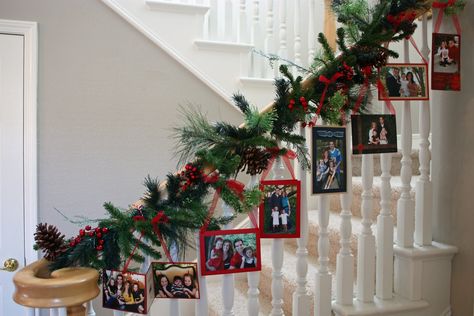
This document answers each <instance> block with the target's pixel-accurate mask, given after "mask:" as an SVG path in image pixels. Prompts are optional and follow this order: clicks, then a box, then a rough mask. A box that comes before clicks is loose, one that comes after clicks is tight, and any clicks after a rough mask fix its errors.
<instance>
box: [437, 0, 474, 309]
mask: <svg viewBox="0 0 474 316" xmlns="http://www.w3.org/2000/svg"><path fill="white" fill-rule="evenodd" d="M473 4H474V3H473V1H468V5H467V6H466V9H465V11H464V12H463V14H462V16H461V24H462V36H461V41H462V42H461V58H462V60H461V67H462V69H461V84H462V91H461V92H435V93H433V97H432V100H433V102H432V104H433V108H432V110H433V111H432V119H433V121H432V122H433V123H432V131H433V135H432V136H433V137H432V139H433V145H432V148H433V151H432V157H433V162H432V170H433V172H432V180H433V189H434V192H435V198H434V204H433V205H434V239H435V240H437V241H441V242H445V243H448V244H451V245H456V246H457V247H458V248H459V252H458V254H457V255H456V256H455V257H454V261H453V270H452V286H451V291H452V292H451V303H452V308H453V315H460V316H464V315H466V316H470V315H473V297H474V229H473V225H474V208H473V201H474V200H473V187H474V166H473V161H474V160H473V157H474V147H473V146H472V140H473V139H474V129H473V127H472V126H473V125H472V124H473V121H474V93H473V82H474V57H473V56H474V41H473V38H474V24H473V23H472V17H473V16H474V6H473ZM444 26H445V27H446V28H445V29H442V30H441V31H442V32H454V31H455V30H454V28H453V27H452V22H451V19H446V20H445V23H444Z"/></svg>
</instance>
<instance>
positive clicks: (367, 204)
mask: <svg viewBox="0 0 474 316" xmlns="http://www.w3.org/2000/svg"><path fill="white" fill-rule="evenodd" d="M373 179H374V157H373V156H372V155H363V156H362V187H363V191H362V205H361V213H362V232H361V233H360V235H359V236H358V240H357V249H358V254H357V299H358V300H359V301H362V302H372V301H373V299H374V286H375V236H374V235H373V233H372V228H371V227H370V226H371V225H372V220H371V217H372V211H373V196H374V194H373V192H372V184H373Z"/></svg>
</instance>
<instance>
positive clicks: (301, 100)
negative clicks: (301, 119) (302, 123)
mask: <svg viewBox="0 0 474 316" xmlns="http://www.w3.org/2000/svg"><path fill="white" fill-rule="evenodd" d="M298 101H299V102H298V103H296V101H295V99H290V104H288V108H289V109H290V110H291V111H293V109H294V108H295V106H297V105H298V104H301V106H302V107H303V110H304V111H305V112H308V101H306V99H305V97H300V98H299V100H298Z"/></svg>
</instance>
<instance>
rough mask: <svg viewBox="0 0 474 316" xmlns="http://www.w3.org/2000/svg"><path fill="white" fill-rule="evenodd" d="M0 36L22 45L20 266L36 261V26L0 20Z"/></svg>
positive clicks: (32, 23)
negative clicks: (8, 36) (20, 41)
mask: <svg viewBox="0 0 474 316" xmlns="http://www.w3.org/2000/svg"><path fill="white" fill-rule="evenodd" d="M0 33H3V34H12V35H21V36H23V41H24V56H23V62H24V70H23V71H24V74H23V205H24V209H23V215H24V223H23V225H24V226H25V227H24V230H23V231H24V234H25V236H24V251H25V258H23V262H22V264H25V265H26V264H29V263H31V262H33V261H36V260H38V252H37V251H35V250H34V249H33V245H34V244H35V240H34V235H33V234H34V233H35V231H36V225H37V224H38V172H37V170H38V161H37V157H38V155H37V87H38V85H37V82H38V25H37V23H36V22H29V21H14V20H2V19H0Z"/></svg>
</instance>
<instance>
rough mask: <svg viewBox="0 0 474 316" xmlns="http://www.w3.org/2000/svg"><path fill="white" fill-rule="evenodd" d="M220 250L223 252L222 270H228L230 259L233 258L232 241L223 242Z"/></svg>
mask: <svg viewBox="0 0 474 316" xmlns="http://www.w3.org/2000/svg"><path fill="white" fill-rule="evenodd" d="M222 250H223V252H224V270H227V269H229V268H230V264H231V260H232V257H233V256H234V247H233V246H232V241H230V240H229V239H226V240H224V243H223V246H222Z"/></svg>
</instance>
